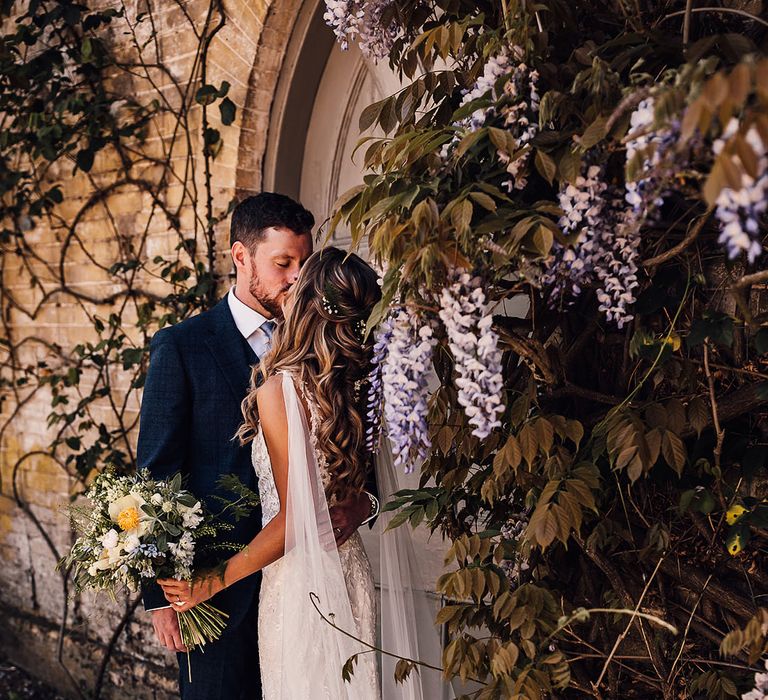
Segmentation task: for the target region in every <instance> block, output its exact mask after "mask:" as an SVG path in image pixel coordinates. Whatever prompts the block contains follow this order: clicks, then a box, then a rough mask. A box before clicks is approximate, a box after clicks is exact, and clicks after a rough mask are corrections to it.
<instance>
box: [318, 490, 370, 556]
mask: <svg viewBox="0 0 768 700" xmlns="http://www.w3.org/2000/svg"><path fill="white" fill-rule="evenodd" d="M328 512H329V514H330V516H331V523H332V524H333V534H334V535H335V537H336V546H337V547H341V545H343V544H344V543H345V542H346V541H347V540H348V539H349V538H350V537H352V535H353V534H354V533H355V531H356V530H357V528H359V527H360V525H361V524H362V522H363V520H365V519H366V518H367V517H368V516H369V515H370V514H371V499H370V498H368V495H367V494H365V493H361V494H360V495H359V496H350V497H349V498H348V499H347V500H345V501H341V502H340V503H337V504H336V505H335V506H333V507H332V508H330V509H329V511H328Z"/></svg>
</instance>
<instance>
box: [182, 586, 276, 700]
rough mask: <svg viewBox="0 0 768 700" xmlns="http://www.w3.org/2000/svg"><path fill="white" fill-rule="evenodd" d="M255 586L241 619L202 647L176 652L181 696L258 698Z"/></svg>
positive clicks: (225, 699)
mask: <svg viewBox="0 0 768 700" xmlns="http://www.w3.org/2000/svg"><path fill="white" fill-rule="evenodd" d="M258 611H259V594H258V589H257V590H256V593H255V595H254V596H253V602H252V603H251V606H250V608H249V609H248V611H247V612H246V614H245V617H244V618H243V620H242V622H241V623H240V624H239V625H238V626H237V628H235V629H229V628H228V629H227V630H226V631H225V632H224V634H223V635H222V636H221V639H219V640H217V641H215V642H213V643H210V644H206V646H205V651H201V650H199V649H198V650H195V651H192V652H190V653H189V663H190V664H191V666H192V682H191V683H190V681H189V674H188V665H187V654H185V653H181V654H177V658H178V661H179V689H180V691H181V699H182V700H262V698H261V673H260V670H259V646H258Z"/></svg>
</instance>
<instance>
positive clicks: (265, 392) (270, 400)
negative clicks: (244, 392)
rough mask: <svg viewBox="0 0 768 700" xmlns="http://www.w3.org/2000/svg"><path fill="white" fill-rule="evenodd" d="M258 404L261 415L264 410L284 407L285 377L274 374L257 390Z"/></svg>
mask: <svg viewBox="0 0 768 700" xmlns="http://www.w3.org/2000/svg"><path fill="white" fill-rule="evenodd" d="M256 402H257V403H258V405H259V414H261V413H262V411H263V410H274V409H275V408H277V407H278V406H283V405H284V401H283V376H282V375H281V374H273V375H272V376H271V377H269V379H267V380H266V381H265V382H264V383H263V384H262V385H261V386H260V387H259V388H258V389H256Z"/></svg>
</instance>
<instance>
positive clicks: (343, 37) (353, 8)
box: [323, 0, 365, 51]
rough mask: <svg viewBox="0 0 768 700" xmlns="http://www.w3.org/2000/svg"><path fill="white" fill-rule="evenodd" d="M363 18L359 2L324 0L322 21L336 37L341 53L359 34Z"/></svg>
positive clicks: (352, 0) (356, 0) (353, 0)
mask: <svg viewBox="0 0 768 700" xmlns="http://www.w3.org/2000/svg"><path fill="white" fill-rule="evenodd" d="M364 16H365V12H364V11H363V9H362V3H361V2H359V0H325V13H324V14H323V19H324V20H325V23H326V24H327V25H328V26H329V27H330V28H331V29H332V30H333V33H334V34H335V35H336V41H338V42H339V45H340V46H341V48H342V50H343V51H346V50H347V49H348V48H349V42H350V41H354V39H355V36H357V35H358V34H359V33H360V22H361V20H362V19H363V17H364Z"/></svg>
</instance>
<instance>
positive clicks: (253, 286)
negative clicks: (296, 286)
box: [248, 267, 291, 318]
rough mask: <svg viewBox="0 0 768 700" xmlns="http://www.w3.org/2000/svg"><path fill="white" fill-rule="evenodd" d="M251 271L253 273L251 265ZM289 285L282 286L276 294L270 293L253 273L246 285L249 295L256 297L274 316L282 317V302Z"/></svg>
mask: <svg viewBox="0 0 768 700" xmlns="http://www.w3.org/2000/svg"><path fill="white" fill-rule="evenodd" d="M251 273H255V270H254V269H253V267H251ZM290 288H291V286H290V285H288V286H287V287H284V288H283V289H281V290H280V291H279V292H277V293H276V294H270V293H269V292H268V291H267V290H266V289H264V287H262V286H261V283H260V281H259V278H258V277H256V275H255V274H252V277H251V281H250V283H249V285H248V291H249V292H250V294H251V296H252V297H253V298H254V299H256V301H258V302H259V304H261V305H262V306H263V307H264V308H265V309H266V310H267V311H269V313H271V314H272V316H273V317H274V318H282V317H283V302H284V301H285V295H286V293H287V292H288V290H290Z"/></svg>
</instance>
